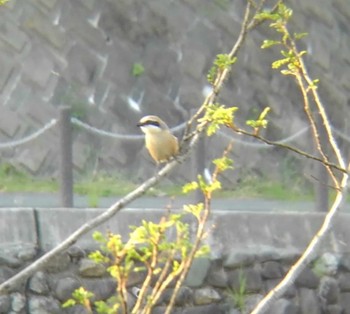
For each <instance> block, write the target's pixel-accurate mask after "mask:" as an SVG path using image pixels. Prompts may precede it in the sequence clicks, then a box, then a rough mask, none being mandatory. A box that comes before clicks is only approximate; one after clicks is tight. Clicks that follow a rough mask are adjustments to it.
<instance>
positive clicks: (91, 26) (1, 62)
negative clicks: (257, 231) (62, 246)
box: [0, 0, 350, 206]
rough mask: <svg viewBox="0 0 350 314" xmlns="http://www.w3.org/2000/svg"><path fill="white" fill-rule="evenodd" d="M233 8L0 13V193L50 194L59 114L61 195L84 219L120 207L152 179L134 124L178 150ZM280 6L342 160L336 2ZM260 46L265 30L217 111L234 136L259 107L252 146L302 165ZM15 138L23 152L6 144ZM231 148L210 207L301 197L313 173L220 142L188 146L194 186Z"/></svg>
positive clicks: (226, 37)
mask: <svg viewBox="0 0 350 314" xmlns="http://www.w3.org/2000/svg"><path fill="white" fill-rule="evenodd" d="M244 3H245V1H243V0H179V1H171V0H149V1H142V0H118V1H117V0H75V1H69V0H26V1H18V0H10V1H9V2H8V3H7V4H6V5H5V6H3V7H0V106H1V107H0V110H1V111H0V112H1V114H0V142H1V143H2V146H1V147H0V148H1V149H0V174H1V178H0V189H1V191H2V192H18V191H36V192H51V191H55V190H57V178H58V176H59V166H58V164H59V154H60V152H59V149H60V146H59V144H58V143H59V129H58V127H57V123H55V121H56V120H53V119H58V117H59V108H60V106H63V105H64V106H70V107H71V115H72V117H73V118H75V119H77V120H74V121H76V123H73V133H72V134H73V166H74V180H75V192H76V193H80V194H90V197H91V200H90V203H91V204H90V205H91V206H92V205H93V203H94V202H98V201H97V198H98V197H99V196H109V195H114V194H120V195H122V194H123V193H126V191H128V190H130V189H131V188H132V187H134V186H135V185H136V184H137V183H139V182H141V181H142V180H144V179H146V178H147V177H149V176H151V175H153V174H154V172H155V169H156V168H155V165H154V163H153V161H152V160H151V158H150V157H149V156H148V153H147V151H146V150H145V149H144V143H143V139H142V136H141V135H142V134H141V132H140V130H139V129H138V128H137V127H136V124H137V122H138V120H139V119H140V118H141V117H142V116H144V115H148V114H156V115H158V116H160V117H161V118H162V119H163V120H165V121H166V122H167V124H168V125H169V127H171V128H173V127H178V128H177V129H176V133H175V134H176V135H177V136H178V137H180V138H181V135H182V131H183V123H184V122H185V121H186V120H187V119H188V118H189V117H190V115H191V113H193V111H194V110H195V109H196V108H198V107H199V106H200V105H201V103H202V101H203V99H204V97H205V96H206V95H207V93H208V92H209V91H210V85H209V84H208V83H207V80H206V76H207V73H208V71H209V69H210V67H211V66H212V63H213V60H214V58H215V56H216V54H218V53H226V52H229V51H230V49H231V47H232V45H233V43H234V42H235V40H236V39H237V36H238V34H239V31H240V23H241V21H242V15H243V8H244ZM271 3H273V2H271ZM271 3H269V1H267V5H270V4H271ZM287 4H288V5H290V6H291V7H292V9H293V11H294V16H293V18H292V21H291V24H290V28H291V31H292V33H293V32H307V33H308V36H307V37H306V38H304V39H303V40H302V41H301V42H300V48H301V49H305V50H307V52H308V56H307V57H306V62H307V66H308V68H309V70H310V74H311V76H312V77H313V78H319V79H320V85H319V92H320V95H321V97H322V100H323V102H324V104H325V105H326V108H327V111H328V114H329V116H330V118H331V123H332V125H333V127H334V131H335V132H336V133H335V134H336V139H337V140H338V142H339V145H340V147H341V149H342V151H343V153H344V155H345V156H347V155H348V147H349V137H350V136H349V122H348V121H349V106H350V102H349V92H350V71H349V66H350V35H349V34H350V24H349V23H348V21H349V19H350V2H349V1H348V0H332V1H322V4H321V3H320V1H318V0H295V1H290V3H289V2H288V1H287ZM273 36H274V34H273V32H272V31H271V30H269V28H268V25H267V24H266V25H264V26H262V27H259V28H257V29H256V30H254V31H253V32H252V33H250V34H249V36H248V38H247V41H246V42H245V45H244V47H243V48H242V50H241V52H240V53H239V55H238V62H237V63H236V64H235V66H234V68H233V71H232V73H231V75H230V78H229V79H228V80H227V81H226V84H225V88H224V90H223V91H222V93H221V95H220V97H219V100H220V102H221V103H223V104H225V105H227V106H236V107H238V108H239V110H238V111H237V113H236V120H235V122H236V123H237V125H238V126H240V127H245V128H247V129H248V127H247V126H245V121H246V120H247V119H255V118H257V116H258V115H259V113H260V112H261V111H262V110H263V109H264V108H265V107H267V106H269V107H271V109H272V110H271V113H270V114H269V116H268V119H269V125H268V127H267V129H266V130H264V134H263V135H264V136H265V137H266V138H268V139H270V140H275V141H280V140H282V141H283V142H284V143H286V144H289V145H295V146H296V147H298V148H300V149H303V150H306V151H308V152H310V153H312V152H313V151H314V147H313V142H312V139H311V135H310V130H309V129H308V127H307V123H306V120H305V118H304V114H303V111H302V99H301V95H300V92H299V90H298V89H297V87H296V85H295V83H294V82H293V80H292V79H291V78H289V77H283V76H281V75H280V73H279V72H278V71H274V70H272V69H271V63H272V62H273V61H274V60H276V59H278V58H279V49H278V48H276V49H269V50H261V49H260V46H261V44H262V41H263V40H264V39H266V38H271V37H273ZM77 121H78V122H77ZM79 122H82V123H83V124H82V123H80V124H79ZM89 126H90V127H93V128H96V129H91V128H90V130H89ZM42 128H45V129H44V131H43V132H42V134H36V131H38V130H41V129H42ZM101 130H102V131H106V132H110V134H116V135H117V136H116V137H114V138H113V137H112V136H106V134H104V133H103V132H101ZM32 135H33V136H32ZM124 135H125V137H124ZM27 136H29V137H30V138H29V140H28V141H24V143H21V142H19V143H17V142H16V141H20V140H21V139H23V138H26V137H27ZM231 138H233V139H234V146H233V151H232V154H231V157H232V158H233V160H234V169H233V170H230V171H228V172H226V173H225V174H224V178H223V183H224V191H223V192H221V193H222V196H232V195H235V196H236V197H241V198H247V197H266V198H273V199H297V200H299V199H303V198H306V199H308V198H309V197H310V195H311V197H312V194H313V184H314V183H315V181H317V170H315V164H314V163H312V162H311V161H309V160H306V159H305V158H302V157H300V156H297V155H295V154H293V153H290V152H288V151H286V150H282V149H279V148H272V147H269V146H266V145H263V144H261V143H258V142H256V141H253V140H252V139H249V138H245V137H242V136H238V135H235V134H232V133H231V132H229V131H228V130H224V129H223V130H222V132H221V133H220V134H218V135H215V136H213V137H211V138H208V139H206V141H205V143H204V144H203V145H202V148H201V151H200V154H199V156H200V163H201V164H202V165H203V167H204V168H205V171H204V172H205V173H207V174H208V173H210V171H211V170H212V169H213V167H212V163H211V160H212V159H213V158H216V157H219V156H220V155H221V153H222V151H223V149H224V147H225V146H226V145H227V143H228V141H229V140H231ZM197 158H198V154H197V155H196V154H193V156H192V158H191V159H189V160H188V161H187V162H185V163H183V164H182V165H180V166H179V167H178V168H176V170H175V172H173V173H172V174H171V175H170V176H169V177H168V178H167V179H166V180H165V182H164V183H162V185H161V187H158V188H155V189H154V190H153V191H151V193H154V195H167V194H172V193H175V194H176V192H177V191H178V190H179V189H178V187H176V186H175V185H177V186H178V185H179V184H183V183H184V182H185V181H188V180H191V179H193V178H194V175H195V173H196V172H195V171H194V170H196V164H197V163H198V159H197ZM28 182H29V183H28ZM174 184H175V185H174ZM91 191H94V192H93V193H92V192H91ZM225 193H226V194H225ZM94 195H95V196H94ZM94 197H96V199H94Z"/></svg>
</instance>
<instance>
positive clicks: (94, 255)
mask: <svg viewBox="0 0 350 314" xmlns="http://www.w3.org/2000/svg"><path fill="white" fill-rule="evenodd" d="M89 258H90V259H91V260H93V261H94V262H95V263H97V264H98V263H108V262H109V258H108V257H106V256H104V255H103V254H102V253H101V252H100V251H94V252H91V253H90V254H89Z"/></svg>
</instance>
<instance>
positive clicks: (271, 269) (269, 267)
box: [261, 261, 283, 279]
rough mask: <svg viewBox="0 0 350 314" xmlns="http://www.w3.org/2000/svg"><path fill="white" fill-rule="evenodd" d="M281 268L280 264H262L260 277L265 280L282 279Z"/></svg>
mask: <svg viewBox="0 0 350 314" xmlns="http://www.w3.org/2000/svg"><path fill="white" fill-rule="evenodd" d="M282 275H283V274H282V267H281V265H280V263H278V262H274V261H269V262H265V263H263V264H262V269H261V276H262V277H263V278H266V279H275V278H281V277H282Z"/></svg>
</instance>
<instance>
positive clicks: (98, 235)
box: [92, 231, 107, 243]
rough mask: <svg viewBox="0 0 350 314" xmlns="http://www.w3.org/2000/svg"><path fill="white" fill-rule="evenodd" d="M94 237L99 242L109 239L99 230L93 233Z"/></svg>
mask: <svg viewBox="0 0 350 314" xmlns="http://www.w3.org/2000/svg"><path fill="white" fill-rule="evenodd" d="M92 238H93V239H94V240H95V241H97V242H100V243H106V242H107V239H106V238H105V237H104V236H103V234H102V233H101V232H99V231H95V232H94V233H93V234H92Z"/></svg>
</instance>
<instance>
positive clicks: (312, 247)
mask: <svg viewBox="0 0 350 314" xmlns="http://www.w3.org/2000/svg"><path fill="white" fill-rule="evenodd" d="M349 168H350V163H349V165H348V170H349ZM348 178H349V175H348V174H344V175H343V178H342V180H341V183H340V190H339V191H338V192H337V195H336V198H335V200H334V202H333V205H332V207H331V208H330V210H329V212H328V213H327V215H326V217H325V219H324V221H323V224H322V226H321V228H320V229H319V230H318V232H317V233H316V235H315V236H314V237H313V238H312V240H311V242H310V243H309V245H308V246H307V248H306V250H305V251H304V253H303V254H302V255H301V257H300V258H299V259H298V261H297V262H296V263H295V264H294V265H293V266H292V267H291V268H290V270H289V271H288V272H287V274H286V275H285V277H284V278H283V279H282V281H281V282H280V283H279V284H278V285H277V286H276V287H275V288H273V289H272V290H271V291H270V292H269V293H268V294H267V295H266V296H265V297H264V298H263V299H262V300H261V301H260V302H259V304H258V305H257V306H256V308H255V309H254V310H253V311H252V312H251V314H262V313H266V311H267V310H268V308H269V305H270V304H271V303H272V302H273V301H274V300H276V299H278V298H279V297H281V296H282V295H283V294H284V293H285V292H286V290H287V289H288V287H289V285H290V283H291V282H294V281H295V280H296V278H297V277H298V275H299V274H300V273H301V272H302V271H303V269H304V268H305V266H306V265H307V264H308V263H309V262H310V261H311V260H312V257H313V253H315V252H316V250H317V249H318V248H319V246H320V245H321V241H322V239H323V238H324V236H325V235H326V234H327V233H328V231H329V230H330V228H331V226H332V223H333V218H334V216H335V214H336V213H337V212H338V208H339V207H340V206H341V204H342V203H343V202H344V200H345V197H344V191H345V189H346V187H347V184H348Z"/></svg>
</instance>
